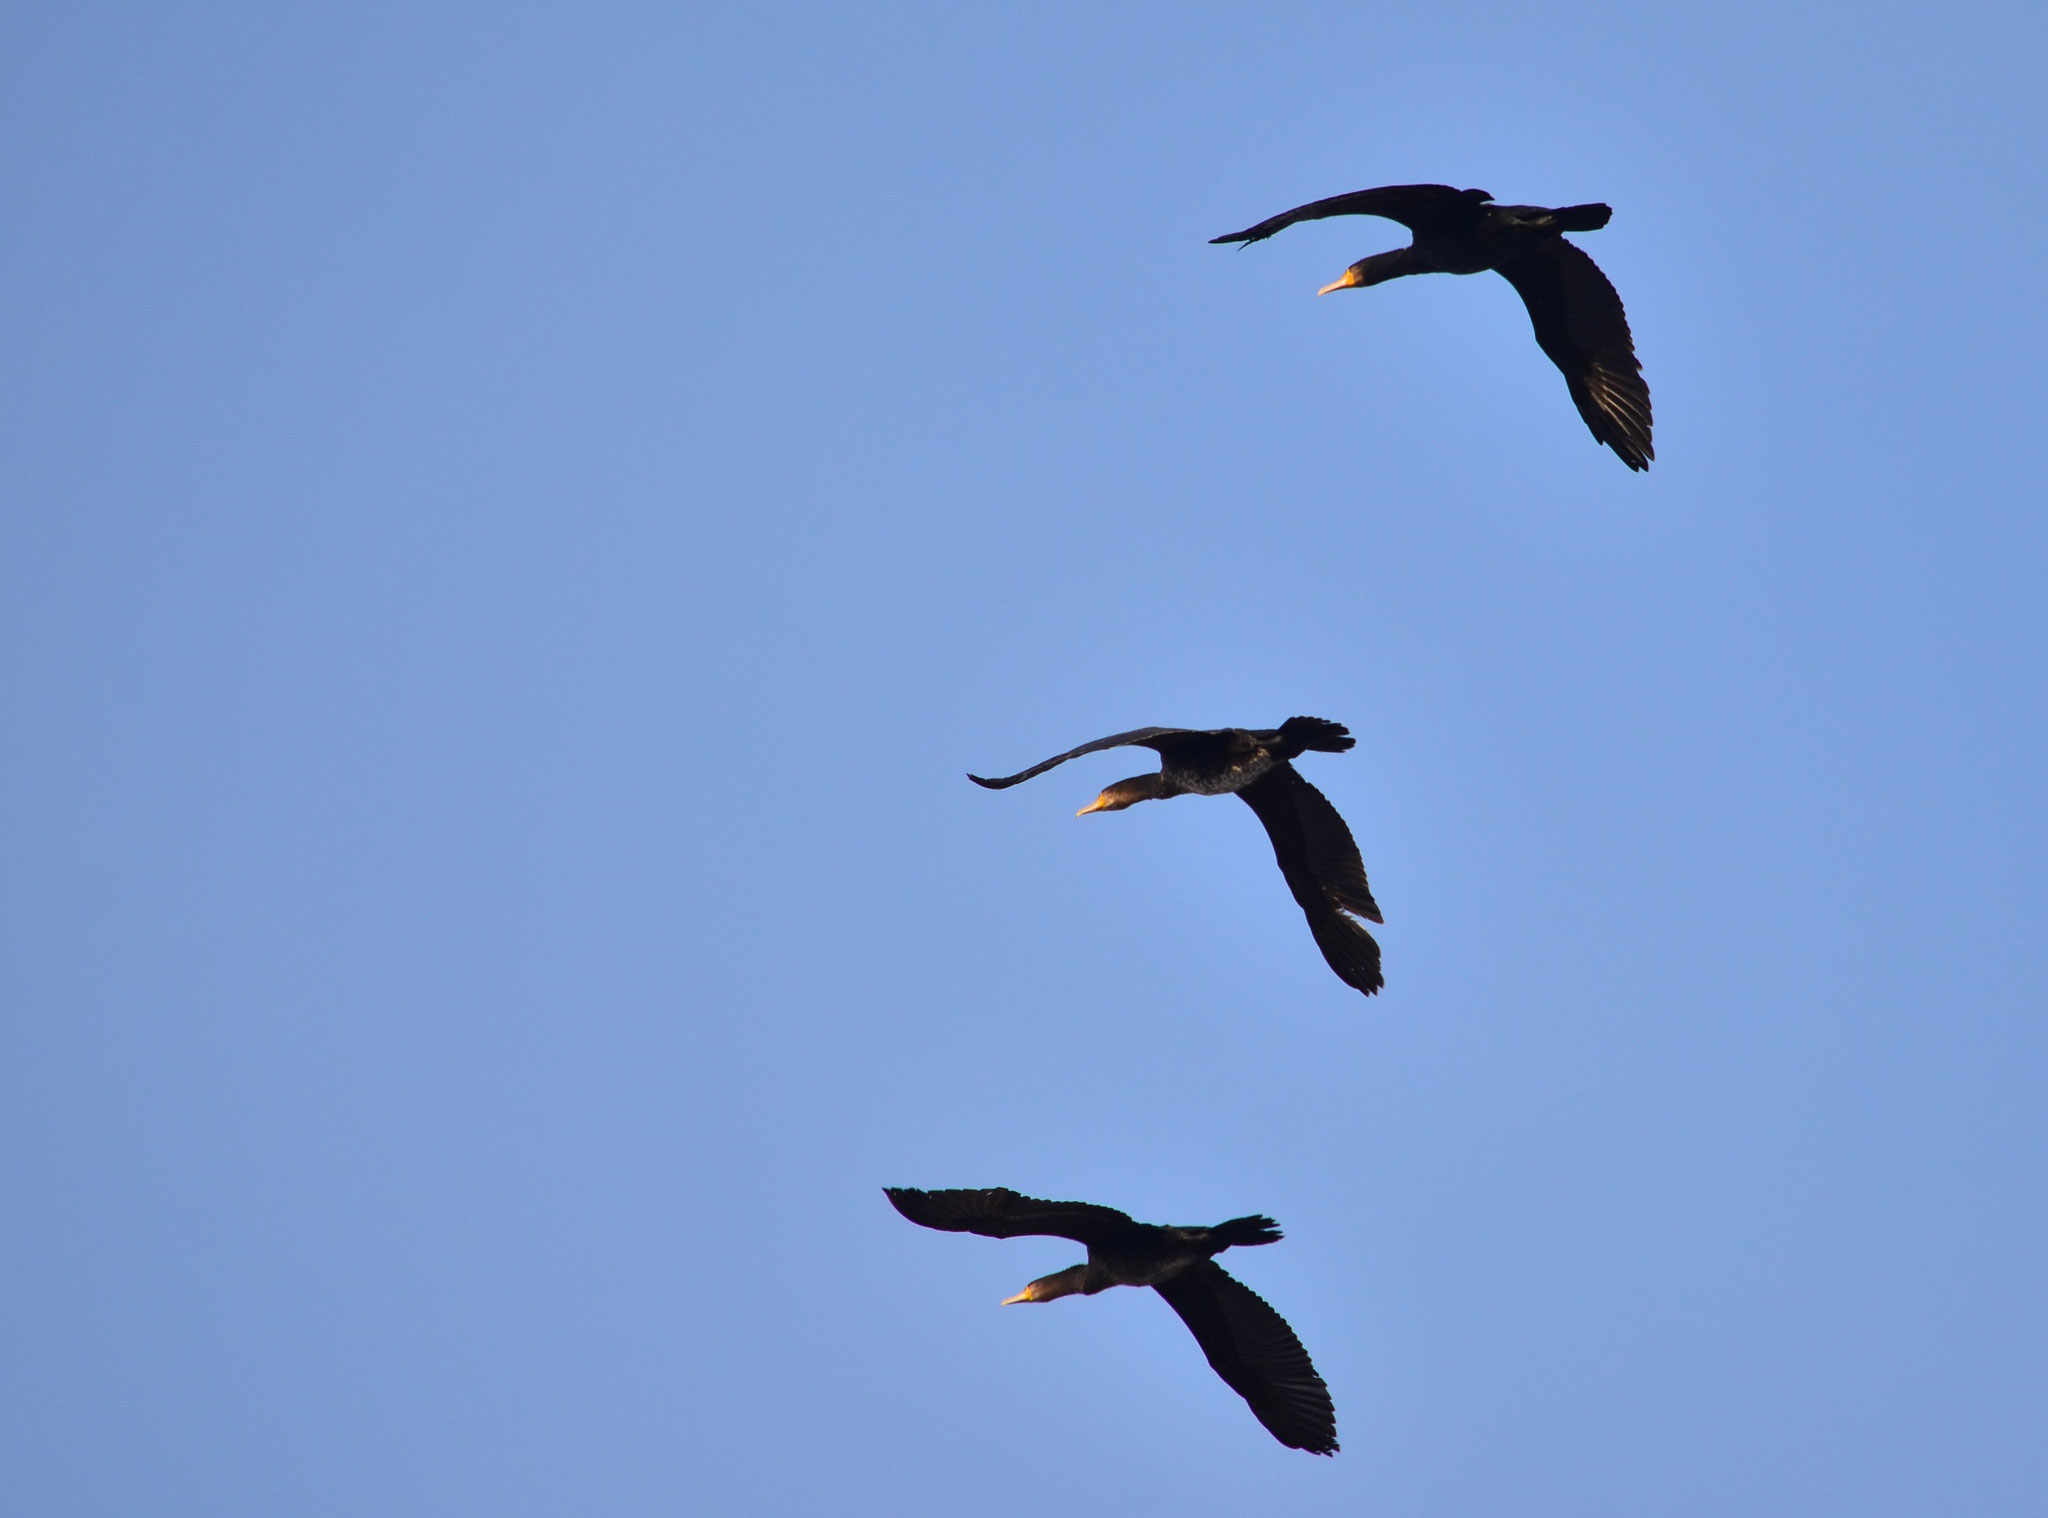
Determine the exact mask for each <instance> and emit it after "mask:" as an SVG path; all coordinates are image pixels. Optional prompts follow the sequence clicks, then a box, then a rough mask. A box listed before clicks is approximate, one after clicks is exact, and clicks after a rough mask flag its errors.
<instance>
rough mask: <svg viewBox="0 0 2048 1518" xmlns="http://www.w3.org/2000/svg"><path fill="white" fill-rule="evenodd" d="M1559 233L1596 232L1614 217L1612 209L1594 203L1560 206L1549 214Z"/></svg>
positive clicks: (1611, 207)
mask: <svg viewBox="0 0 2048 1518" xmlns="http://www.w3.org/2000/svg"><path fill="white" fill-rule="evenodd" d="M1550 214H1551V215H1552V216H1554V217H1555V218H1556V219H1557V228H1558V230H1559V231H1560V232H1597V231H1599V230H1600V229H1601V228H1602V227H1604V226H1606V225H1607V222H1608V218H1609V217H1611V216H1613V215H1614V207H1613V206H1607V205H1602V204H1600V203H1599V202H1598V201H1594V202H1593V203H1592V204H1591V205H1584V206H1560V207H1558V208H1557V209H1556V210H1555V211H1552V212H1551V213H1550Z"/></svg>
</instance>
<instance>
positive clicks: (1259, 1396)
mask: <svg viewBox="0 0 2048 1518" xmlns="http://www.w3.org/2000/svg"><path fill="white" fill-rule="evenodd" d="M884 1190H885V1192H886V1193H887V1195H888V1198H889V1201H890V1203H891V1204H892V1205H893V1206H894V1207H895V1208H896V1210H897V1211H898V1212H900V1213H902V1214H903V1216H905V1217H906V1218H908V1219H910V1221H911V1222H913V1223H919V1224H922V1225H923V1226H924V1227H926V1228H937V1229H942V1230H944V1231H946V1232H949V1233H978V1234H982V1235H984V1236H986V1237H989V1238H996V1239H1009V1238H1016V1237H1018V1236H1020V1235H1024V1234H1051V1235H1054V1236H1056V1237H1059V1238H1067V1239H1073V1240H1075V1241H1076V1242H1077V1243H1082V1244H1085V1245H1087V1246H1088V1260H1087V1263H1086V1264H1084V1265H1076V1266H1073V1267H1071V1268H1070V1269H1067V1270H1063V1271H1060V1272H1058V1273H1056V1274H1054V1275H1050V1276H1041V1277H1039V1279H1038V1280H1036V1281H1033V1282H1032V1283H1031V1284H1030V1285H1029V1286H1026V1287H1025V1288H1024V1290H1023V1291H1021V1292H1019V1293H1018V1294H1017V1295H1016V1296H1014V1297H1012V1298H1010V1301H1012V1302H1048V1301H1052V1300H1054V1299H1055V1298H1058V1297H1063V1296H1072V1295H1075V1294H1077V1293H1078V1294H1081V1295H1085V1296H1093V1295H1095V1293H1097V1292H1100V1291H1107V1290H1108V1289H1109V1288H1110V1287H1112V1286H1150V1287H1151V1288H1152V1289H1153V1290H1155V1291H1157V1292H1158V1293H1159V1295H1160V1296H1162V1297H1164V1298H1165V1299H1166V1300H1167V1302H1168V1304H1169V1305H1170V1306H1171V1307H1172V1308H1173V1310H1174V1311H1175V1312H1177V1313H1179V1314H1180V1318H1181V1321H1182V1322H1183V1323H1185V1324H1187V1326H1188V1329H1189V1331H1190V1332H1192V1333H1193V1334H1194V1336H1195V1342H1196V1343H1197V1344H1199V1345H1201V1346H1202V1353H1203V1355H1204V1356H1206V1357H1207V1359H1208V1361H1209V1364H1210V1366H1211V1367H1212V1368H1213V1369H1214V1370H1215V1372H1216V1374H1217V1375H1219V1376H1221V1377H1222V1378H1223V1381H1224V1383H1225V1384H1226V1385H1227V1386H1229V1387H1230V1389H1231V1390H1232V1391H1235V1392H1236V1393H1237V1394H1238V1395H1239V1396H1241V1397H1243V1398H1244V1400H1245V1401H1246V1402H1247V1403H1248V1404H1249V1405H1250V1407H1251V1410H1252V1412H1253V1414H1254V1415H1255V1416H1256V1417H1257V1418H1258V1420H1259V1422H1260V1423H1262V1424H1264V1425H1265V1426H1266V1430H1267V1432H1269V1433H1271V1434H1272V1435H1273V1437H1274V1438H1276V1439H1278V1440H1279V1441H1280V1442H1281V1443H1282V1444H1285V1445H1287V1446H1288V1447H1289V1448H1291V1449H1303V1450H1308V1451H1309V1452H1310V1453H1312V1454H1317V1455H1333V1454H1335V1453H1336V1452H1337V1414H1336V1409H1335V1408H1334V1407H1332V1406H1331V1403H1330V1390H1329V1388H1328V1387H1327V1386H1325V1385H1324V1384H1323V1378H1322V1377H1321V1376H1319V1375H1317V1374H1316V1368H1315V1365H1314V1363H1313V1362H1312V1361H1310V1359H1309V1357H1308V1351H1307V1350H1305V1349H1303V1348H1302V1347H1301V1341H1300V1340H1299V1339H1297V1338H1296V1337H1295V1336H1294V1330H1293V1329H1291V1328H1289V1327H1288V1326H1287V1320H1286V1319H1285V1318H1282V1317H1281V1316H1280V1314H1278V1313H1277V1312H1275V1311H1273V1309H1272V1308H1271V1307H1269V1306H1267V1305H1266V1303H1265V1301H1264V1300H1263V1299H1262V1298H1260V1296H1259V1295H1258V1293H1256V1292H1254V1291H1253V1290H1252V1289H1251V1288H1250V1287H1248V1286H1246V1285H1244V1284H1243V1283H1242V1282H1241V1281H1238V1280H1235V1279H1234V1278H1232V1277H1231V1276H1230V1275H1228V1274H1227V1273H1225V1271H1224V1270H1223V1268H1222V1267H1221V1266H1219V1265H1218V1264H1216V1262H1215V1259H1214V1256H1216V1255H1218V1254H1221V1253H1222V1252H1223V1251H1224V1250H1226V1249H1230V1248H1234V1247H1239V1246H1252V1245H1259V1244H1271V1243H1275V1242H1277V1241H1278V1240H1279V1238H1280V1230H1279V1228H1278V1226H1277V1225H1275V1224H1274V1222H1273V1220H1272V1219H1271V1218H1267V1217H1257V1216H1253V1217H1242V1218H1232V1219H1230V1220H1229V1221H1228V1222H1224V1223H1218V1224H1216V1225H1215V1226H1214V1227H1212V1228H1173V1227H1162V1226H1160V1225H1157V1224H1152V1223H1140V1222H1136V1221H1134V1220H1133V1219H1132V1218H1131V1217H1130V1216H1129V1215H1128V1214H1125V1213H1122V1212H1118V1211H1117V1210H1116V1209H1115V1208H1113V1207H1098V1206H1096V1205H1094V1204H1093V1203H1090V1202H1043V1201H1039V1200H1038V1199H1036V1198H1034V1197H1027V1196H1020V1195H1019V1194H1018V1193H1016V1192H1014V1191H1011V1190H1010V1189H1009V1188H1007V1187H1002V1186H997V1187H991V1188H989V1189H987V1190H980V1191H973V1190H955V1191H919V1190H917V1189H916V1188H914V1187H907V1186H904V1187H898V1186H890V1187H885V1188H884Z"/></svg>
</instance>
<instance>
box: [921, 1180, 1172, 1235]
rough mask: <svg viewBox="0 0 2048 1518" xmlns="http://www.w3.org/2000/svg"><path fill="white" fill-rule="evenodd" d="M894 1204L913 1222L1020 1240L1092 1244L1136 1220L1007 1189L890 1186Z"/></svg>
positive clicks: (1086, 1205)
mask: <svg viewBox="0 0 2048 1518" xmlns="http://www.w3.org/2000/svg"><path fill="white" fill-rule="evenodd" d="M882 1190H883V1192H884V1193H885V1194H886V1195H887V1196H888V1198H889V1201H890V1204H891V1205H892V1206H894V1207H895V1209H896V1210H897V1211H898V1212H900V1213H902V1214H903V1215H904V1216H905V1217H906V1218H909V1219H910V1221H911V1222H913V1223H919V1224H922V1225H923V1226H924V1227H926V1228H937V1229H939V1230H941V1231H942V1232H945V1233H978V1234H980V1235H982V1236H983V1237H984V1238H990V1239H1015V1238H1021V1237H1022V1236H1024V1235H1026V1234H1044V1235H1047V1236H1049V1237H1052V1238H1060V1239H1072V1240H1074V1241H1075V1242H1076V1243H1078V1244H1092V1243H1094V1242H1095V1241H1096V1240H1097V1239H1100V1238H1106V1237H1108V1236H1110V1235H1112V1234H1114V1233H1116V1232H1117V1231H1118V1230H1120V1229H1124V1228H1129V1227H1130V1226H1131V1219H1130V1216H1129V1215H1128V1214H1126V1213H1122V1212H1118V1211H1117V1210H1116V1209H1115V1208H1114V1207H1098V1206H1096V1205H1095V1204H1094V1203H1093V1202H1041V1201H1040V1200H1038V1198H1036V1197H1028V1196H1019V1195H1018V1194H1017V1193H1016V1192H1014V1191H1012V1190H1010V1188H1009V1187H1007V1186H992V1187H989V1188H988V1189H987V1190H983V1191H973V1190H954V1191H919V1190H918V1189H917V1188H916V1187H914V1186H884V1187H883V1188H882Z"/></svg>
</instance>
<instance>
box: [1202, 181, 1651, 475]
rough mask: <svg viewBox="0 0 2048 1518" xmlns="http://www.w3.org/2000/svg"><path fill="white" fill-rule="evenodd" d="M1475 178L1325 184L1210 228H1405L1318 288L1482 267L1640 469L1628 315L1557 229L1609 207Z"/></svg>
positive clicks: (1646, 439)
mask: <svg viewBox="0 0 2048 1518" xmlns="http://www.w3.org/2000/svg"><path fill="white" fill-rule="evenodd" d="M1492 200H1493V197H1492V196H1491V195H1490V194H1488V193H1487V192H1486V191H1484V190H1457V189H1453V188H1452V187H1451V186H1449V185H1447V184H1390V185H1383V186H1381V187H1380V188H1379V189H1377V190H1358V191H1356V192H1354V193H1352V194H1350V195H1332V196H1331V197H1330V198H1329V199H1327V200H1316V201H1311V202H1310V203H1309V204H1307V205H1305V206H1296V207H1295V208H1294V209H1293V210H1291V211H1282V212H1281V213H1280V214H1279V215H1278V216H1273V217H1269V218H1267V219H1266V220H1265V221H1262V222H1260V223H1259V224H1258V225H1257V226H1255V227H1247V228H1245V229H1244V230H1243V231H1242V232H1232V233H1230V234H1229V235H1228V236H1227V237H1212V238H1210V239H1209V240H1210V241H1211V242H1236V243H1244V244H1246V245H1250V244H1252V243H1255V242H1261V241H1263V240H1264V239H1266V238H1268V237H1271V236H1272V235H1273V234H1274V233H1275V232H1278V231H1279V230H1280V229H1281V228H1283V227H1291V226H1293V225H1294V223H1296V222H1297V221H1316V220H1320V219H1321V218H1322V217H1325V216H1384V217H1386V218H1387V219H1388V220H1389V221H1398V222H1400V223H1401V224H1402V225H1403V226H1405V227H1406V228H1408V230H1409V231H1410V232H1412V233H1414V234H1415V239H1414V241H1413V242H1412V243H1410V244H1409V245H1408V246H1407V247H1405V248H1396V249H1394V250H1393V251H1392V252H1390V253H1375V254H1374V255H1373V256H1372V257H1370V258H1361V259H1360V260H1359V261H1358V262H1357V263H1355V264H1353V265H1352V266H1351V267H1350V268H1348V269H1346V270H1345V271H1344V274H1343V277H1342V278H1340V279H1337V280H1335V281H1333V282H1332V283H1330V284H1327V285H1325V286H1323V288H1322V289H1320V290H1318V291H1317V292H1316V294H1318V295H1328V294H1329V293H1330V292H1331V291H1332V290H1350V289H1356V288H1359V287H1361V286H1365V285H1376V284H1379V283H1381V282H1382V281H1384V280H1389V279H1398V278H1399V277H1400V276H1401V275H1403V274H1477V273H1479V272H1480V271H1481V270H1482V269H1491V270H1493V271H1494V272H1495V273H1497V274H1499V275H1500V276H1501V277H1502V278H1503V279H1505V280H1506V281H1507V282H1508V283H1509V284H1511V285H1513V286H1514V287H1515V292H1516V293H1517V294H1518V295H1520V296H1521V297H1522V304H1523V305H1525V306H1527V307H1528V308H1529V320H1530V321H1531V322H1532V323H1534V325H1535V328H1536V341H1537V343H1538V344H1539V345H1540V346H1541V347H1542V349H1543V351H1544V352H1545V353H1547V354H1549V355H1550V361H1551V362H1552V363H1553V364H1556V365H1557V367H1558V368H1559V369H1561V370H1563V371H1564V382H1565V384H1566V385H1567V386H1569V387H1570V389H1571V393H1572V402H1573V404H1575V405H1576V406H1577V407H1578V408H1579V415H1580V416H1582V417H1584V418H1585V419H1586V425H1587V426H1588V427H1590V428H1591V429H1592V431H1593V436H1594V437H1595V438H1597V439H1599V440H1600V441H1601V442H1603V443H1605V444H1606V445H1607V446H1608V447H1609V448H1612V449H1613V450H1614V451H1615V452H1616V453H1617V454H1619V455H1620V457H1621V461H1622V462H1623V463H1624V464H1626V465H1628V467H1629V468H1631V469H1648V468H1649V467H1650V460H1651V459H1653V458H1655V457H1656V453H1655V451H1654V450H1653V449H1652V448H1651V447H1650V387H1649V386H1648V385H1645V384H1644V383H1643V375H1642V368H1643V366H1642V365H1641V364H1640V363H1638V362H1637V361H1636V349H1635V343H1634V341H1633V339H1631V338H1630V336H1629V330H1628V315H1627V313H1626V312H1624V311H1623V310H1622V307H1621V297H1620V296H1619V295H1617V294H1615V293H1614V286H1613V285H1611V284H1609V283H1608V282H1607V276H1606V275H1604V274H1602V273H1601V272H1600V270H1599V267H1598V266H1597V265H1596V264H1595V263H1594V262H1593V260H1592V259H1590V258H1588V257H1587V256H1586V255H1585V253H1583V252H1582V251H1581V250H1580V249H1578V248H1577V247H1575V246H1573V245H1572V244H1571V243H1568V242H1566V241H1565V240H1564V235H1563V234H1564V233H1566V232H1594V231H1598V230H1599V229H1600V228H1601V227H1604V226H1606V225H1607V219H1608V218H1609V217H1610V216H1612V215H1613V214H1614V212H1613V210H1612V208H1611V207H1608V206H1604V205H1597V204H1596V205H1583V206H1562V207H1559V208H1557V209H1555V210H1552V209H1550V208H1548V207H1545V206H1501V205H1493V204H1491V202H1492Z"/></svg>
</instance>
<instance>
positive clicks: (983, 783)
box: [967, 770, 1001, 791]
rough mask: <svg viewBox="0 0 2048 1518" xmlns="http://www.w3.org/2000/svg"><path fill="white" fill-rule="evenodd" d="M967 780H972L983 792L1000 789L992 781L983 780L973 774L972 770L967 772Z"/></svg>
mask: <svg viewBox="0 0 2048 1518" xmlns="http://www.w3.org/2000/svg"><path fill="white" fill-rule="evenodd" d="M967 778H968V779H969V780H972V781H973V782H974V783H975V784H976V785H978V786H980V787H981V788H982V789H983V790H985V791H994V790H1000V789H1001V787H1000V786H998V785H997V784H996V783H995V782H994V781H993V780H986V779H983V778H982V777H981V776H980V775H977V774H975V773H974V772H973V771H972V770H969V771H968V773H967Z"/></svg>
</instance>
